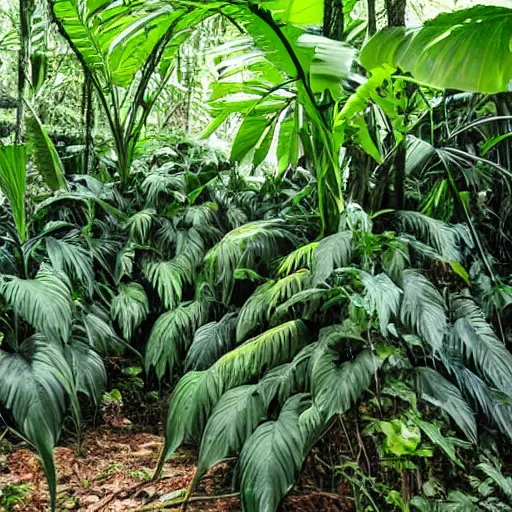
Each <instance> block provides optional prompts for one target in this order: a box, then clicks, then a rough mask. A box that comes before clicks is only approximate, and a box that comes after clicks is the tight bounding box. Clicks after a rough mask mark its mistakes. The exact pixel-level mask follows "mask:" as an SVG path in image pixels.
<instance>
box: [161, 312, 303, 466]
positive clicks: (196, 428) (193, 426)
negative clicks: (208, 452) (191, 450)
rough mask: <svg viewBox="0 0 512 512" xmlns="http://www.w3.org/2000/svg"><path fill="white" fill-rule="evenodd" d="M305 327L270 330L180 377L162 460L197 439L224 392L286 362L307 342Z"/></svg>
mask: <svg viewBox="0 0 512 512" xmlns="http://www.w3.org/2000/svg"><path fill="white" fill-rule="evenodd" d="M307 335H308V332H307V329H306V326H305V325H304V324H303V323H302V322H301V321H300V320H296V321H293V322H288V323H286V324H283V325H280V326H279V327H275V328H274V329H270V330H269V331H267V332H264V333H263V334H260V335H259V336H257V337H256V338H253V339H251V340H249V341H247V342H245V343H244V344H243V345H241V346H239V347H237V348H236V349H234V350H232V351H231V352H228V353H227V354H225V355H224V356H222V357H221V358H220V359H219V360H218V361H217V362H216V363H214V364H213V365H212V366H211V367H210V368H209V369H208V370H204V371H202V372H189V373H187V374H186V375H185V376H184V377H182V378H181V379H180V381H179V383H178V385H177V386H176V389H175V391H174V393H173V395H172V397H171V405H170V407H169V412H168V416H167V426H166V435H165V447H164V450H163V452H162V457H161V460H160V469H161V466H162V465H163V463H164V462H165V461H166V460H167V459H168V458H169V457H170V456H171V455H172V454H173V453H174V452H175V451H176V449H177V448H178V447H179V446H180V445H181V444H182V443H183V442H184V441H194V440H195V441H197V440H198V439H200V438H201V434H202V432H203V430H204V427H205V425H206V421H207V420H208V417H209V415H210V413H211V411H212V410H213V408H214V407H215V405H216V404H217V401H218V400H219V398H220V397H221V396H222V394H223V393H225V392H226V391H229V390H230V389H233V388H236V387H238V386H241V385H243V384H246V383H248V382H250V381H251V380H252V379H254V378H256V377H258V376H260V375H261V374H262V373H263V372H264V371H265V370H268V369H272V368H275V367H276V366H279V365H281V364H284V363H286V362H287V361H289V360H290V359H291V358H292V357H293V356H294V355H295V354H297V353H298V352H299V351H300V350H301V349H302V348H303V347H304V346H305V345H306V343H307Z"/></svg>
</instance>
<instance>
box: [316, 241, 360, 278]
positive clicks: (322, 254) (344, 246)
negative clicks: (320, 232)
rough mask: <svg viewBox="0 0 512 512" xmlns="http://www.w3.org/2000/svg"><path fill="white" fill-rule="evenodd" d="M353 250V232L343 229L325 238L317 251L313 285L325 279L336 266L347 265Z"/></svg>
mask: <svg viewBox="0 0 512 512" xmlns="http://www.w3.org/2000/svg"><path fill="white" fill-rule="evenodd" d="M352 252H353V246H352V232H350V231H342V232H341V233H336V234H335V235H331V236H328V237H326V238H324V239H323V240H322V241H321V242H320V244H319V245H318V248H317V249H316V251H315V260H314V263H313V285H316V284H318V283H321V282H323V281H325V280H326V279H327V278H328V277H329V276H330V275H331V274H332V273H333V272H334V270H335V269H336V268H339V267H347V266H348V265H349V264H350V262H351V259H352Z"/></svg>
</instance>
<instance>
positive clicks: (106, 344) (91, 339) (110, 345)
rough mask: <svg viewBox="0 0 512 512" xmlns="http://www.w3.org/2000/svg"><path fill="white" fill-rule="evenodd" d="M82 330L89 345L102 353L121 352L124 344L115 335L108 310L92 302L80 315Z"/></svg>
mask: <svg viewBox="0 0 512 512" xmlns="http://www.w3.org/2000/svg"><path fill="white" fill-rule="evenodd" d="M82 324H83V327H79V329H80V330H83V333H84V335H85V339H86V340H87V343H89V345H90V346H91V347H94V348H95V349H96V350H98V351H99V352H101V353H102V354H122V353H123V350H124V346H123V344H122V341H121V340H120V339H119V337H118V336H117V334H116V332H115V330H114V328H113V327H112V323H111V322H110V317H109V315H108V312H107V311H106V310H105V309H104V308H103V307H101V306H100V305H99V303H95V304H93V305H92V306H91V307H90V308H89V309H88V311H85V312H84V313H83V315H82Z"/></svg>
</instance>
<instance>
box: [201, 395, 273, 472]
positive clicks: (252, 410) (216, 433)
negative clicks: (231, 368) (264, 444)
mask: <svg viewBox="0 0 512 512" xmlns="http://www.w3.org/2000/svg"><path fill="white" fill-rule="evenodd" d="M265 416H266V407H265V403H264V400H263V398H262V397H261V395H260V393H259V392H258V386H257V385H249V386H240V387H237V388H234V389H231V390H230V391H228V392H226V393H225V394H224V395H222V397H221V399H220V400H219V402H218V403H217V405H216V406H215V407H214V409H213V411H212V414H211V416H210V418H209V419H208V422H207V423H206V427H205V429H204V434H203V437H202V441H201V447H200V449H199V460H198V463H197V470H196V474H195V476H194V482H197V481H198V480H199V479H200V478H201V477H202V476H203V475H204V474H205V473H206V472H207V471H208V470H209V469H210V468H212V467H213V466H214V465H215V464H217V463H219V462H220V461H221V460H223V459H225V458H227V457H233V456H237V455H238V454H239V453H240V450H241V449H242V446H243V445H244V443H245V441H246V440H247V439H248V438H249V437H250V435H251V434H252V433H253V432H254V430H255V429H256V427H257V426H258V424H259V423H260V422H261V421H262V420H263V419H264V418H265Z"/></svg>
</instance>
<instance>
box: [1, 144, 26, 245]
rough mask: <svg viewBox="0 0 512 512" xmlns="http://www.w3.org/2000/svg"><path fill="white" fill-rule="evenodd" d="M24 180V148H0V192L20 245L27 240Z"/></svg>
mask: <svg viewBox="0 0 512 512" xmlns="http://www.w3.org/2000/svg"><path fill="white" fill-rule="evenodd" d="M26 179H27V157H26V150H25V146H0V190H1V191H2V193H3V194H5V196H6V197H7V199H8V200H9V203H10V204H11V209H12V214H13V217H14V223H15V225H16V229H17V231H18V235H19V237H20V240H21V242H22V243H23V242H25V240H26V239H27V222H26V216H25V191H26V188H27V183H26Z"/></svg>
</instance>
